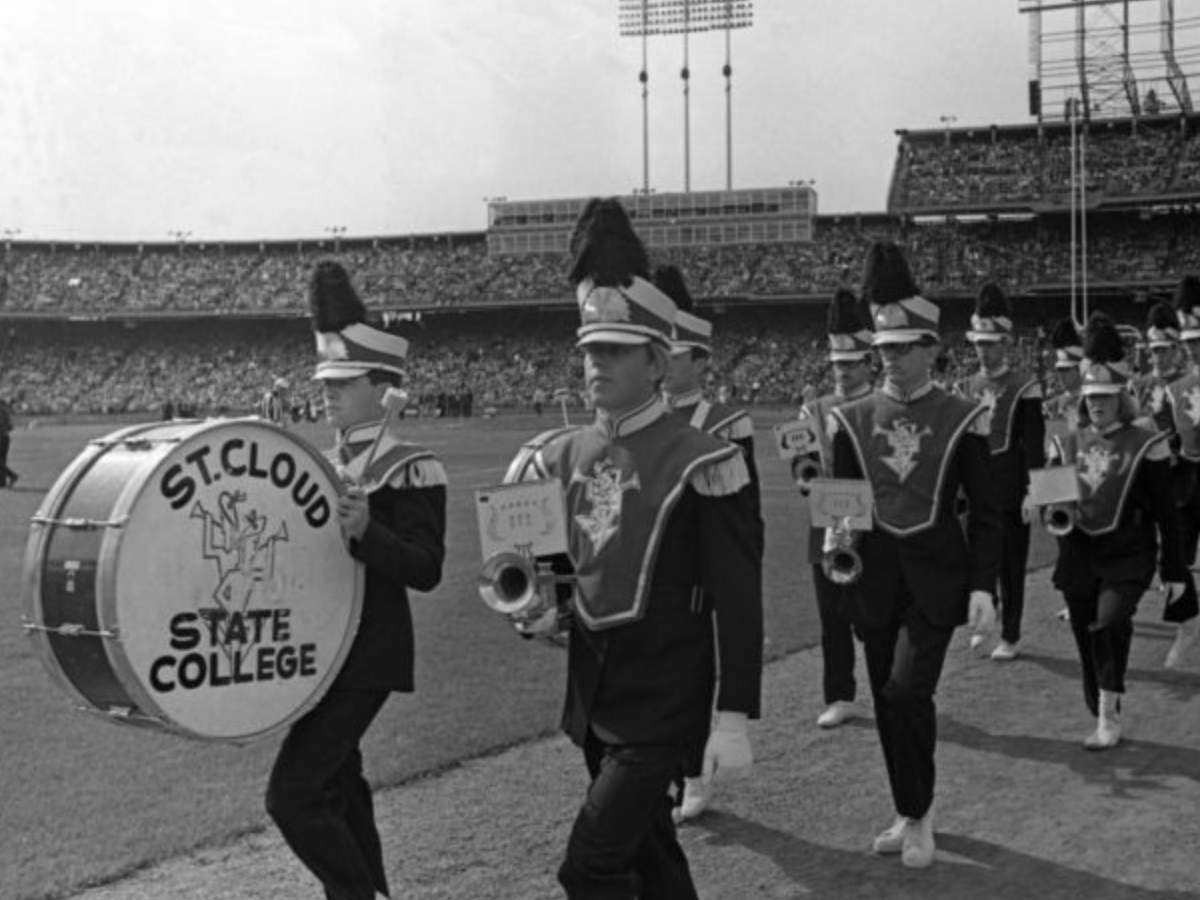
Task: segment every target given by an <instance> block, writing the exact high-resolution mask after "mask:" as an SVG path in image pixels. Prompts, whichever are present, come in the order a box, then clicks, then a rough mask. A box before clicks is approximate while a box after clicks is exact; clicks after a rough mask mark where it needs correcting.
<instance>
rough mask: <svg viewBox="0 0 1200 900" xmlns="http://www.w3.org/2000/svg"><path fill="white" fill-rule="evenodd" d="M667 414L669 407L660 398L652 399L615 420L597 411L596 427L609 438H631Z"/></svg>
mask: <svg viewBox="0 0 1200 900" xmlns="http://www.w3.org/2000/svg"><path fill="white" fill-rule="evenodd" d="M666 413H667V405H666V404H665V403H663V402H662V401H661V400H660V399H658V397H651V398H650V399H649V400H647V401H646V402H645V403H643V404H642V405H641V406H639V407H636V408H635V409H632V410H630V411H629V412H627V413H625V414H624V415H623V416H621V417H620V418H617V419H614V418H612V417H611V416H610V415H609V414H608V413H606V412H605V411H604V410H602V409H601V410H597V411H596V425H597V426H598V427H599V428H600V430H601V431H603V432H604V433H605V434H607V435H608V436H609V437H613V438H621V437H629V435H631V434H635V433H636V432H639V431H641V430H642V429H643V428H645V427H646V426H648V425H652V424H654V423H655V422H657V421H658V420H659V419H660V418H662V417H663V416H664V415H666Z"/></svg>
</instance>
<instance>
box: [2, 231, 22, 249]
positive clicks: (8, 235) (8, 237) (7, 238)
mask: <svg viewBox="0 0 1200 900" xmlns="http://www.w3.org/2000/svg"><path fill="white" fill-rule="evenodd" d="M20 233H21V229H20V228H5V229H4V230H3V231H0V234H3V235H4V253H5V255H8V253H9V252H11V251H12V242H13V239H14V238H16V237H17V236H18V235H20Z"/></svg>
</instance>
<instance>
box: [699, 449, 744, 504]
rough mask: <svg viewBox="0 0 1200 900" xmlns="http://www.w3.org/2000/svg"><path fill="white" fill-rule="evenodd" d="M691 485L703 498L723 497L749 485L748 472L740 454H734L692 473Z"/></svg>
mask: <svg viewBox="0 0 1200 900" xmlns="http://www.w3.org/2000/svg"><path fill="white" fill-rule="evenodd" d="M691 483H692V487H693V488H695V489H696V493H698V494H703V495H704V496H705V497H725V496H728V495H730V494H736V493H737V492H738V491H740V490H741V489H742V488H744V487H745V486H746V485H748V484H749V483H750V470H749V469H747V468H746V460H745V459H743V458H742V454H741V453H734V454H731V455H729V456H726V457H724V458H722V459H719V460H717V461H716V462H713V463H710V464H708V465H706V466H702V467H701V468H700V469H698V470H696V471H695V472H693V473H692V482H691Z"/></svg>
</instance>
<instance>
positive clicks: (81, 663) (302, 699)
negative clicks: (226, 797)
mask: <svg viewBox="0 0 1200 900" xmlns="http://www.w3.org/2000/svg"><path fill="white" fill-rule="evenodd" d="M340 490H341V487H340V482H339V480H338V478H337V475H336V474H335V472H334V470H333V467H332V466H331V465H330V464H329V462H327V461H326V460H325V458H324V457H323V456H322V455H321V454H320V453H319V452H317V451H316V450H315V449H314V448H312V447H311V446H310V445H309V444H307V443H306V442H304V441H303V440H301V439H300V438H298V437H296V436H294V435H291V434H289V433H288V432H286V431H284V430H283V429H281V428H278V427H276V426H274V425H271V424H268V423H266V422H263V421H261V420H258V419H218V420H209V421H203V422H198V421H177V422H170V423H156V424H153V425H139V426H135V427H132V428H127V429H124V430H121V431H117V432H114V433H113V434H110V435H108V436H107V437H104V438H101V439H99V440H95V441H92V442H91V443H90V444H89V445H88V447H87V449H85V450H84V451H83V452H82V453H81V454H80V455H79V456H78V457H77V458H76V459H75V460H74V461H73V462H72V463H71V464H70V465H69V466H68V467H67V469H66V471H65V472H63V474H62V475H60V476H59V478H58V481H57V482H56V483H55V485H54V487H53V488H51V490H50V492H49V494H47V495H46V499H45V500H44V501H43V503H42V505H41V508H40V509H39V510H38V512H37V514H36V515H35V516H34V518H33V522H32V527H31V531H30V536H29V543H28V546H27V549H26V554H25V566H24V575H23V585H24V592H25V617H24V627H25V630H26V632H27V633H28V634H29V636H30V638H31V639H32V640H33V643H34V646H35V647H36V648H37V651H38V653H39V655H40V656H41V658H42V660H43V662H44V663H45V664H46V666H47V668H48V669H49V670H50V673H51V675H52V676H53V677H54V679H55V680H56V681H57V682H58V683H59V685H60V686H61V687H63V688H64V689H65V690H66V691H67V692H68V693H69V694H70V695H71V696H72V697H73V698H74V699H75V701H76V703H77V705H78V707H79V708H80V709H82V710H85V711H89V712H93V713H98V714H101V715H103V716H105V717H107V718H109V719H111V720H113V721H116V722H122V723H127V724H130V725H138V726H144V727H148V728H153V729H157V730H162V731H168V732H173V733H175V734H180V735H185V736H187V737H191V738H198V739H201V740H211V741H231V742H242V741H249V740H253V739H256V738H260V737H263V736H265V735H268V734H271V733H272V732H275V731H278V730H279V729H282V728H285V727H287V726H288V725H290V724H291V723H292V722H294V721H295V720H296V719H298V718H299V717H300V716H302V715H303V714H304V713H305V712H307V711H308V710H309V709H311V708H312V707H313V706H314V705H315V704H316V703H317V701H318V700H320V698H321V697H322V696H323V695H324V693H325V691H326V690H327V689H328V688H329V685H330V684H331V683H332V681H333V679H334V678H335V677H336V676H337V673H338V671H339V669H340V668H341V665H342V663H343V662H344V660H345V658H346V654H347V653H348V652H349V650H350V645H351V643H352V642H353V639H354V635H355V632H356V630H357V628H358V620H359V615H360V613H361V610H362V589H363V572H362V567H361V565H360V564H359V563H357V562H356V561H355V560H353V559H352V558H351V556H350V554H349V553H347V552H346V549H345V547H344V545H343V543H342V538H341V532H340V529H339V527H338V523H337V516H336V510H337V497H338V494H339V492H340Z"/></svg>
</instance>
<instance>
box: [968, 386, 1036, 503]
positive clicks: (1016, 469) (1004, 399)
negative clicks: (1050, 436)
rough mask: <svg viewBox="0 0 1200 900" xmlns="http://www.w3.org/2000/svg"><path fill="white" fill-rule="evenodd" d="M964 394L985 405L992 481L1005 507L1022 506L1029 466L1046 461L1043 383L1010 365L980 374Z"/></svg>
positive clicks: (1027, 486)
mask: <svg viewBox="0 0 1200 900" xmlns="http://www.w3.org/2000/svg"><path fill="white" fill-rule="evenodd" d="M961 393H962V395H963V396H964V397H965V398H966V399H968V400H971V401H973V402H975V403H982V404H983V405H984V407H986V409H987V412H986V413H985V423H984V424H986V425H987V426H988V447H989V449H990V451H991V454H992V459H991V465H992V484H993V489H994V492H995V496H996V502H997V504H998V505H999V507H1000V508H1001V509H1019V508H1020V507H1021V501H1022V500H1023V499H1024V498H1025V493H1026V491H1028V489H1029V470H1030V469H1040V468H1042V466H1044V465H1045V464H1046V422H1045V419H1044V418H1043V416H1042V401H1043V398H1042V386H1041V383H1040V382H1039V381H1038V380H1037V378H1036V377H1034V376H1032V375H1030V374H1029V373H1027V372H1023V371H1020V370H1017V369H1011V368H1006V369H1005V370H1004V371H1003V372H1002V373H1000V374H998V375H996V376H990V375H988V374H987V373H984V372H977V373H976V374H975V375H973V376H971V377H970V378H968V379H967V380H966V381H965V382H964V383H963V385H962V390H961Z"/></svg>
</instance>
